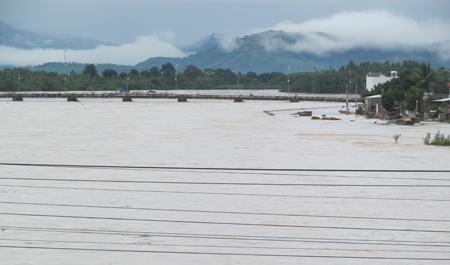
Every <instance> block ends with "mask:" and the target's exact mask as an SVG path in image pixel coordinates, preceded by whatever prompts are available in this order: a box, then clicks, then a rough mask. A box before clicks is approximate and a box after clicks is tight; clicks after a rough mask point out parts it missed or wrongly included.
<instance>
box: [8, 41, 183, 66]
mask: <svg viewBox="0 0 450 265" xmlns="http://www.w3.org/2000/svg"><path fill="white" fill-rule="evenodd" d="M172 38H173V36H171V34H168V33H165V34H163V35H162V36H161V37H160V36H158V35H157V34H152V35H150V36H145V37H138V38H137V39H136V41H135V42H133V43H129V44H123V45H120V46H105V45H99V46H97V47H96V48H95V49H91V50H70V49H68V50H67V61H71V62H78V63H112V64H122V65H136V64H137V63H139V62H142V61H144V60H146V59H147V58H150V57H158V56H164V57H183V56H185V54H184V53H183V52H182V51H181V50H179V49H178V48H176V47H175V46H173V45H172V44H170V43H169V42H167V41H164V40H168V41H170V39H172ZM63 61H64V49H31V50H26V49H19V48H13V47H7V46H0V64H3V65H38V64H43V63H46V62H63Z"/></svg>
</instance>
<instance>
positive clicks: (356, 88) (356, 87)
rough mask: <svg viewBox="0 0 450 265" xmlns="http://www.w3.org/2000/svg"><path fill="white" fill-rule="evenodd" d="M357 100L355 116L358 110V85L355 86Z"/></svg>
mask: <svg viewBox="0 0 450 265" xmlns="http://www.w3.org/2000/svg"><path fill="white" fill-rule="evenodd" d="M355 99H356V101H355V114H356V111H357V110H358V84H356V86H355Z"/></svg>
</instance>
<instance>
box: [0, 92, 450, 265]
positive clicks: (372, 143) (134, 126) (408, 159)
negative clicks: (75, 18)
mask: <svg viewBox="0 0 450 265" xmlns="http://www.w3.org/2000/svg"><path fill="white" fill-rule="evenodd" d="M341 107H342V104H340V103H332V102H299V103H287V102H274V101H247V102H244V103H233V102H231V101H219V100H216V101H213V100H190V102H187V103H178V102H176V100H173V99H172V100H170V99H167V100H166V99H164V100H163V99H160V100H159V99H141V100H136V101H135V102H132V103H123V102H121V100H120V99H81V101H80V102H67V101H65V99H28V98H25V99H24V102H12V101H10V99H1V100H0V110H1V113H2V114H1V116H0V162H1V163H12V164H16V165H4V164H3V165H0V178H2V179H1V183H0V264H52V265H53V264H58V265H59V264H192V265H194V264H195V265H198V264H449V263H450V211H449V209H450V192H449V189H450V173H449V172H426V171H427V170H450V164H449V163H448V158H449V157H450V149H449V148H448V147H436V146H427V145H424V144H423V139H422V138H423V137H425V135H426V133H427V132H431V134H432V135H434V134H435V133H437V132H438V131H440V132H441V133H445V135H447V134H449V133H450V125H448V124H441V123H434V122H424V123H421V125H415V126H397V125H385V124H384V122H383V121H379V120H375V119H365V118H363V117H360V116H354V115H343V114H339V113H338V110H339V109H341ZM299 110H311V111H313V115H315V116H322V115H326V116H329V117H330V116H333V117H338V118H340V119H341V120H336V121H333V120H311V119H310V117H298V116H295V115H291V114H293V113H295V112H297V111H299ZM264 111H269V112H271V113H272V114H274V115H268V114H266V113H264ZM395 134H401V137H400V138H399V140H398V143H395V141H394V139H393V136H394V135H395ZM24 164H34V165H28V166H25V165H24ZM44 165H47V166H44ZM58 165H72V166H69V167H61V166H58ZM88 165H98V166H103V167H95V168H92V167H91V168H90V167H86V166H88ZM287 169H290V170H287ZM309 170H310V171H309ZM326 170H330V171H326ZM339 170H341V171H339ZM346 170H357V171H346ZM374 170H392V171H396V170H397V171H398V170H424V171H425V172H392V171H386V172H378V171H374Z"/></svg>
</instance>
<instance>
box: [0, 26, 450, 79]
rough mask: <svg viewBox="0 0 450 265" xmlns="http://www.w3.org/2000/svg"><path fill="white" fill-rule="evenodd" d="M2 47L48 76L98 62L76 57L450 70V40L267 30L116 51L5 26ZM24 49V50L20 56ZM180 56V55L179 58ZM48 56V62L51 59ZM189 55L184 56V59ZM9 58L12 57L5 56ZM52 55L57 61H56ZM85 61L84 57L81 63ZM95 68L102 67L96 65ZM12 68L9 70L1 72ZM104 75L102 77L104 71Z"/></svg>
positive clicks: (261, 67) (262, 69)
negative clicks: (407, 63) (370, 40)
mask: <svg viewBox="0 0 450 265" xmlns="http://www.w3.org/2000/svg"><path fill="white" fill-rule="evenodd" d="M64 44H66V45H67V47H68V48H69V49H70V56H72V57H71V58H70V56H69V60H68V61H71V64H69V65H68V66H67V69H65V68H64V64H63V63H60V62H62V61H63V60H62V59H63V58H64V57H63V56H64V52H63V50H62V49H63V47H64ZM0 46H2V47H4V48H6V49H12V50H13V51H17V54H19V55H20V56H21V57H28V55H27V54H28V53H29V54H32V55H37V56H40V57H44V58H57V60H60V61H59V62H58V61H53V62H52V61H50V60H51V59H49V62H48V63H44V64H41V65H37V66H29V67H27V68H30V69H32V70H42V71H47V72H54V71H57V72H59V73H62V72H63V71H70V70H74V71H76V72H78V73H79V72H81V71H82V69H83V68H84V66H85V65H86V64H88V63H92V62H87V63H86V62H78V63H74V62H73V57H74V56H75V55H78V54H80V55H82V54H83V58H90V59H91V60H96V59H93V58H94V56H103V57H105V56H106V57H108V56H109V57H111V58H116V59H120V56H122V57H124V56H125V57H130V55H131V54H133V56H134V57H135V58H142V60H143V61H141V62H140V63H138V64H135V65H134V66H133V65H128V68H129V69H131V68H135V69H136V70H139V71H142V70H145V69H150V68H151V67H153V66H156V67H161V66H162V65H163V64H165V63H168V62H169V63H171V64H173V65H174V66H175V65H178V67H177V70H178V71H183V70H184V69H185V68H186V66H188V65H195V66H196V67H198V68H200V69H206V68H211V69H216V68H223V69H227V68H229V69H231V70H232V71H233V72H237V71H238V69H239V71H241V72H243V73H246V72H249V71H253V72H255V73H258V74H259V73H266V72H283V73H287V72H288V68H289V71H290V72H310V71H315V70H318V71H320V70H326V69H329V68H330V67H333V68H335V69H339V68H340V67H342V66H343V65H347V64H348V62H349V61H350V60H351V61H354V62H355V63H356V64H359V63H362V62H368V61H369V62H380V63H384V62H386V61H389V62H391V63H397V62H400V63H401V62H403V61H404V60H413V61H419V62H421V61H424V62H431V64H432V66H433V67H440V66H444V67H450V56H449V54H450V52H449V51H448V48H447V47H450V41H449V40H442V41H438V42H434V43H431V44H428V45H422V44H421V45H413V46H409V47H405V46H404V45H390V46H381V47H379V46H380V45H370V44H367V43H365V42H362V41H359V42H358V43H353V44H349V41H348V40H346V39H345V37H343V36H342V35H337V34H331V33H326V32H322V31H310V32H306V33H300V32H286V31H283V30H267V31H264V32H258V33H254V34H250V35H247V36H244V37H236V38H232V37H229V36H225V35H223V34H217V33H214V34H211V35H208V36H206V37H205V38H203V39H201V40H199V41H197V42H194V43H192V44H189V45H184V46H178V47H176V46H175V45H172V44H170V43H167V42H163V41H161V39H160V38H159V37H158V36H157V35H152V36H148V37H140V38H138V39H137V40H136V42H135V43H132V44H126V45H122V46H111V45H107V44H105V43H102V42H100V41H97V40H93V39H90V38H83V37H73V36H72V37H70V36H69V37H65V38H57V37H54V36H51V35H47V34H39V33H35V32H32V31H26V30H20V29H16V28H14V27H12V26H10V25H8V24H6V23H4V22H1V21H0ZM155 47H163V48H164V49H166V50H167V51H168V53H169V54H177V55H178V56H176V57H169V56H158V57H150V58H149V57H148V55H147V56H146V54H148V52H149V51H152V50H154V48H155ZM17 49H19V50H17ZM174 52H175V53H174ZM47 54H48V56H47ZM183 54H184V56H183ZM5 55H7V53H6V52H5ZM50 55H52V56H50ZM80 58H81V57H80ZM94 63H96V62H95V61H94ZM96 65H97V68H98V69H99V73H101V72H102V70H104V69H114V70H116V71H118V72H122V71H126V69H127V65H124V64H117V63H114V62H111V63H98V64H96ZM5 67H11V65H3V67H1V68H5ZM100 70H101V71H100Z"/></svg>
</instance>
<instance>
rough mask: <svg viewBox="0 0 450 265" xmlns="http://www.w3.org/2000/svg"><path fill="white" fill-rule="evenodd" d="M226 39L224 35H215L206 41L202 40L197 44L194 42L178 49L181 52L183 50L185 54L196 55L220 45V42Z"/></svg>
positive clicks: (208, 37)
mask: <svg viewBox="0 0 450 265" xmlns="http://www.w3.org/2000/svg"><path fill="white" fill-rule="evenodd" d="M224 38H225V35H223V34H217V33H213V34H211V35H209V36H207V37H206V38H204V39H201V40H199V41H197V42H194V43H192V44H188V45H184V46H180V47H178V48H179V49H180V50H182V51H183V52H185V53H196V52H198V51H200V50H204V49H206V48H209V47H211V46H215V45H219V44H220V42H221V41H222V40H223V39H224Z"/></svg>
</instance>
